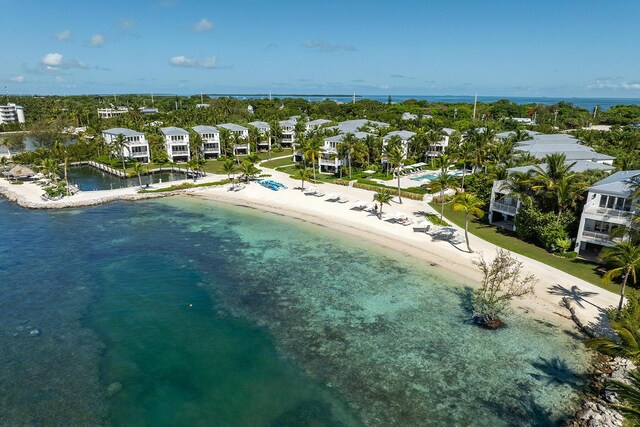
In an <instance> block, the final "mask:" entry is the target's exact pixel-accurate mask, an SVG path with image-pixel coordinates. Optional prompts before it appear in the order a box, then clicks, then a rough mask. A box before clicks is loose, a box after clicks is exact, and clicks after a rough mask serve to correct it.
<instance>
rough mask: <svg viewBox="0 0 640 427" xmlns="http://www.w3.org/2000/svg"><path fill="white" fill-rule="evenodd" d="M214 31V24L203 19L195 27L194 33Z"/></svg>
mask: <svg viewBox="0 0 640 427" xmlns="http://www.w3.org/2000/svg"><path fill="white" fill-rule="evenodd" d="M211 30H213V23H212V22H211V21H209V20H208V19H207V18H202V19H201V20H200V21H198V22H197V23H196V24H195V25H194V26H193V31H197V32H199V33H204V32H207V31H211Z"/></svg>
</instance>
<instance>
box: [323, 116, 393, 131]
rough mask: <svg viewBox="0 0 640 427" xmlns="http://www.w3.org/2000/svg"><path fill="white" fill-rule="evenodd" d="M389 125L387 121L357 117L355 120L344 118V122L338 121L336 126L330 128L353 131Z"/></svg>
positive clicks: (369, 129) (370, 129) (371, 129)
mask: <svg viewBox="0 0 640 427" xmlns="http://www.w3.org/2000/svg"><path fill="white" fill-rule="evenodd" d="M383 127H389V123H384V122H376V121H374V120H367V119H357V120H346V121H344V122H340V123H338V124H337V125H336V126H333V127H331V128H330V129H337V130H338V132H340V133H349V132H350V133H354V132H358V131H365V132H370V131H373V130H374V129H375V128H383Z"/></svg>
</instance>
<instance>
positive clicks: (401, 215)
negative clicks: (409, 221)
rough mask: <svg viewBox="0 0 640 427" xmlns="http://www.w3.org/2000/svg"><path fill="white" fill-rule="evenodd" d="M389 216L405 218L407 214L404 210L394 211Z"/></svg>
mask: <svg viewBox="0 0 640 427" xmlns="http://www.w3.org/2000/svg"><path fill="white" fill-rule="evenodd" d="M391 217H392V218H394V219H405V218H407V214H406V213H404V212H394V213H392V214H391Z"/></svg>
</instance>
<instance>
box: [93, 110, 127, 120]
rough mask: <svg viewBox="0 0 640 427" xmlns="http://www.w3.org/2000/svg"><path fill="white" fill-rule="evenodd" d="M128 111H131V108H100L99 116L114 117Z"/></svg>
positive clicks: (102, 117) (100, 117)
mask: <svg viewBox="0 0 640 427" xmlns="http://www.w3.org/2000/svg"><path fill="white" fill-rule="evenodd" d="M128 112H129V109H128V108H127V107H118V108H98V118H99V119H110V118H112V117H116V116H120V115H122V114H127V113H128Z"/></svg>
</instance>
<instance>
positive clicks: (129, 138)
mask: <svg viewBox="0 0 640 427" xmlns="http://www.w3.org/2000/svg"><path fill="white" fill-rule="evenodd" d="M118 135H122V136H123V137H124V141H125V146H124V147H123V149H122V152H120V151H118V150H114V154H116V155H118V156H124V157H128V158H130V159H133V160H137V161H138V162H142V163H149V160H150V158H151V157H150V150H149V143H148V142H147V139H146V138H145V136H144V134H143V133H140V132H136V131H135V130H131V129H127V128H112V129H107V130H104V131H102V136H103V137H104V140H105V142H106V143H107V144H113V143H114V142H115V141H116V139H117V138H118Z"/></svg>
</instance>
